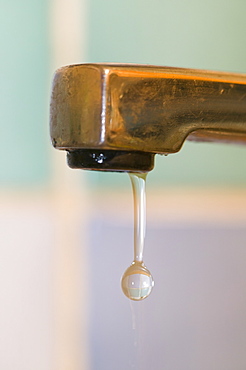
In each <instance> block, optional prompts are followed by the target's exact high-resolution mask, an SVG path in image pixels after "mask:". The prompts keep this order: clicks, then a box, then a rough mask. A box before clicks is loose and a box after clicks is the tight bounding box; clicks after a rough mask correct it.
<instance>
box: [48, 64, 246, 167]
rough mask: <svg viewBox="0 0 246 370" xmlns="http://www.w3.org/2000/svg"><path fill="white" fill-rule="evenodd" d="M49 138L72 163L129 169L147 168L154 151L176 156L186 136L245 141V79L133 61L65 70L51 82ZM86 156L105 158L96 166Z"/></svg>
mask: <svg viewBox="0 0 246 370" xmlns="http://www.w3.org/2000/svg"><path fill="white" fill-rule="evenodd" d="M51 138H52V142H53V145H54V146H55V147H56V148H58V149H65V150H67V151H68V152H69V163H70V164H71V166H72V167H75V168H87V169H97V170H104V171H105V170H107V171H115V170H116V171H133V172H136V171H140V172H144V171H150V170H151V169H152V168H153V165H154V162H153V158H154V154H156V153H160V154H168V153H175V152H177V151H179V150H180V148H181V147H182V144H183V142H184V141H185V139H186V138H188V139H190V140H202V141H226V142H243V143H244V142H246V76H244V75H240V74H228V73H219V72H209V71H196V70H189V69H181V68H167V67H152V66H138V65H99V64H98V65H97V64H84V65H72V66H68V67H63V68H61V69H59V70H58V71H57V72H56V75H55V78H54V83H53V91H52V99H51ZM84 149H86V151H84ZM88 150H89V153H90V155H89V158H90V160H89V161H88ZM98 151H99V152H98ZM98 156H99V157H98ZM91 158H101V159H103V160H101V161H94V162H95V163H96V166H95V167H94V165H93V161H91ZM112 158H113V159H114V160H113V161H112ZM126 158H127V160H125V159H126Z"/></svg>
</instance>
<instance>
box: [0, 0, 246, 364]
mask: <svg viewBox="0 0 246 370" xmlns="http://www.w3.org/2000/svg"><path fill="white" fill-rule="evenodd" d="M245 12H246V3H245V2H244V1H241V0H234V1H233V2H232V1H227V2H225V1H222V0H213V1H212V0H207V1H206V2H197V1H195V0H187V1H181V0H174V1H172V2H170V1H166V0H162V1H161V0H152V1H151V2H150V1H146V0H142V1H139V0H135V1H130V0H125V1H124V2H122V1H118V0H114V1H112V0H104V1H101V0H51V1H47V0H44V1H38V0H23V1H21V2H20V1H18V0H0V19H1V22H0V46H1V47H0V50H1V52H0V53H1V59H0V76H1V77H0V91H1V99H0V117H1V120H0V137H1V146H0V204H1V207H0V230H1V231H0V297H1V304H0V368H1V369H5V370H15V369H16V370H17V369H18V370H29V369H30V370H31V369H35V370H48V369H50V370H68V369H69V370H106V369H107V370H108V369H118V370H126V369H137V370H140V369H141V370H147V369H154V370H161V369H162V370H163V369H168V370H180V369H184V370H188V369H189V370H197V369H199V370H207V369H210V370H218V369H223V370H232V369H237V370H244V369H245V368H246V358H245V347H246V320H245V311H246V298H245V297H246V292H245V286H246V269H245V266H246V248H245V244H246V227H245V225H246V207H245V206H246V189H245V187H246V161H245V160H244V159H245V156H246V148H245V147H242V146H233V145H222V144H220V145H217V144H197V143H188V142H187V143H185V145H184V147H183V148H182V150H181V151H180V152H179V153H177V154H174V155H170V156H168V157H158V158H156V166H155V169H154V171H153V172H152V173H150V174H149V175H148V178H147V238H146V247H145V262H146V265H147V266H148V268H149V269H150V270H151V272H152V273H153V275H154V278H155V283H156V284H155V288H154V290H153V293H152V294H151V296H150V297H149V298H148V299H147V300H146V301H143V302H135V303H130V302H129V301H128V300H127V299H126V298H125V297H124V296H123V294H122V292H121V289H120V278H121V275H122V273H123V272H124V270H125V269H126V267H128V265H129V264H130V263H131V261H132V257H133V206H132V194H131V187H130V181H129V179H128V176H127V174H99V173H96V172H95V173H90V172H83V171H76V170H70V169H69V168H67V166H66V158H65V157H66V156H65V153H63V152H58V151H55V150H54V149H53V148H52V147H51V144H50V139H49V97H50V91H51V81H52V76H53V73H54V71H55V69H57V68H59V67H60V66H62V65H67V64H73V63H83V62H121V63H138V64H156V65H163V66H177V67H187V68H200V69H210V70H220V71H232V72H239V73H246V48H245V35H246V23H245Z"/></svg>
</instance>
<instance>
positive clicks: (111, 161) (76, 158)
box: [67, 149, 154, 172]
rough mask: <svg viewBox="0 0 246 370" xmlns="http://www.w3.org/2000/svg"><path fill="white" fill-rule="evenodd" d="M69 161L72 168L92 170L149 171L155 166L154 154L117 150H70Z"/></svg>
mask: <svg viewBox="0 0 246 370" xmlns="http://www.w3.org/2000/svg"><path fill="white" fill-rule="evenodd" d="M67 163H68V165H69V167H71V168H75V169H76V168H77V169H83V170H92V171H93V170H94V171H111V172H149V171H151V170H152V169H153V168H154V154H153V153H145V152H127V151H116V150H100V149H94V150H93V149H77V150H71V151H68V153H67ZM136 164H137V169H136Z"/></svg>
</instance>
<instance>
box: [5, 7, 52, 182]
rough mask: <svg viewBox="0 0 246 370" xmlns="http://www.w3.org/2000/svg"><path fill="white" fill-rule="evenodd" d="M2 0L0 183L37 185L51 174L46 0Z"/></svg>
mask: <svg viewBox="0 0 246 370" xmlns="http://www.w3.org/2000/svg"><path fill="white" fill-rule="evenodd" d="M0 3H1V7H0V9H1V11H0V46H1V48H0V50H1V51H0V53H1V58H0V97H1V98H0V138H1V145H0V184H1V186H4V187H6V186H7V187H9V186H10V187H19V186H33V185H35V186H36V185H40V184H43V183H45V182H47V181H48V178H49V154H48V147H49V140H48V102H49V88H50V81H49V78H50V65H49V63H50V50H49V33H48V32H49V27H48V12H49V9H48V1H46V0H45V1H39V0H22V1H16V0H15V1H14V0H1V1H0Z"/></svg>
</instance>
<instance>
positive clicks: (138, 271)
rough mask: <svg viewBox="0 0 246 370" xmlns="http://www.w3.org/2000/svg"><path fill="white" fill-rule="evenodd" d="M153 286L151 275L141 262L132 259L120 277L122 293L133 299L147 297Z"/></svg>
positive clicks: (138, 299)
mask: <svg viewBox="0 0 246 370" xmlns="http://www.w3.org/2000/svg"><path fill="white" fill-rule="evenodd" d="M153 286H154V280H153V277H152V275H151V273H150V272H149V270H148V269H147V268H146V267H145V265H144V263H143V262H137V261H133V262H132V264H131V266H130V267H128V269H127V270H126V271H125V273H124V275H123V276H122V279H121V287H122V290H123V293H124V294H125V295H126V297H127V298H130V299H132V300H134V301H140V300H142V299H144V298H146V297H148V296H149V295H150V293H151V290H152V288H153Z"/></svg>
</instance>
